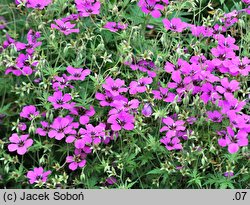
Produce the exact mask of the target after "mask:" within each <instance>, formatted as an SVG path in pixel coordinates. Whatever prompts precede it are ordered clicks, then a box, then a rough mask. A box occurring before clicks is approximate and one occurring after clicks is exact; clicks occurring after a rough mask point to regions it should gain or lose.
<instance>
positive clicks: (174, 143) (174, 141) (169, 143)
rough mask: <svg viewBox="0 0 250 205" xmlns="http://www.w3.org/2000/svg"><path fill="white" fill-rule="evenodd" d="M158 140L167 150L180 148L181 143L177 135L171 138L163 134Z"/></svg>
mask: <svg viewBox="0 0 250 205" xmlns="http://www.w3.org/2000/svg"><path fill="white" fill-rule="evenodd" d="M160 142H161V143H163V144H164V145H165V147H166V148H167V150H169V151H171V150H181V149H182V145H181V143H180V139H179V138H178V137H173V138H171V137H169V136H165V137H163V138H162V139H161V140H160Z"/></svg>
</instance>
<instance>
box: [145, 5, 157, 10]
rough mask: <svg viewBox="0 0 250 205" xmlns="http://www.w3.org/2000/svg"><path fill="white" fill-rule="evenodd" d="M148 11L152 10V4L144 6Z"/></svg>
mask: <svg viewBox="0 0 250 205" xmlns="http://www.w3.org/2000/svg"><path fill="white" fill-rule="evenodd" d="M146 7H147V9H148V10H149V11H154V9H155V7H154V6H153V5H149V4H148V5H147V6H146Z"/></svg>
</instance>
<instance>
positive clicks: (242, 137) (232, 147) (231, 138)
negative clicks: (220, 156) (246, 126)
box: [218, 127, 248, 154]
mask: <svg viewBox="0 0 250 205" xmlns="http://www.w3.org/2000/svg"><path fill="white" fill-rule="evenodd" d="M218 143H219V145H220V146H221V147H226V146H227V147H228V152H229V153H231V154H233V153H236V152H238V150H239V148H240V147H243V146H247V145H248V135H247V132H245V131H244V130H239V131H238V132H237V133H236V134H235V132H234V130H233V129H232V128H231V127H227V133H226V134H224V135H222V138H220V139H219V140H218Z"/></svg>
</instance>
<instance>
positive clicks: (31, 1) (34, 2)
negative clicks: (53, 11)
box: [27, 0, 52, 10]
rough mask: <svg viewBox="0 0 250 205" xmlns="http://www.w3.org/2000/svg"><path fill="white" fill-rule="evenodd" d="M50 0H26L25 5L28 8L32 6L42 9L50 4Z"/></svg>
mask: <svg viewBox="0 0 250 205" xmlns="http://www.w3.org/2000/svg"><path fill="white" fill-rule="evenodd" d="M51 2H52V0H42V1H41V0H28V1H27V7H28V8H34V9H40V10H42V9H44V7H46V6H48V5H49V4H51Z"/></svg>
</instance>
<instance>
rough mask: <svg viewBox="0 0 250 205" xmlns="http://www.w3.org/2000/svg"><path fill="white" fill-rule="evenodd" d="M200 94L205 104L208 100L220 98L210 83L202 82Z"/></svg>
mask: <svg viewBox="0 0 250 205" xmlns="http://www.w3.org/2000/svg"><path fill="white" fill-rule="evenodd" d="M201 91H202V94H201V96H200V98H201V99H202V100H203V102H204V103H205V104H207V103H208V101H212V102H214V101H216V100H218V99H220V98H221V96H220V95H219V94H218V93H217V92H216V90H215V88H214V86H213V85H212V84H211V83H204V84H203V85H202V87H201Z"/></svg>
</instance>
